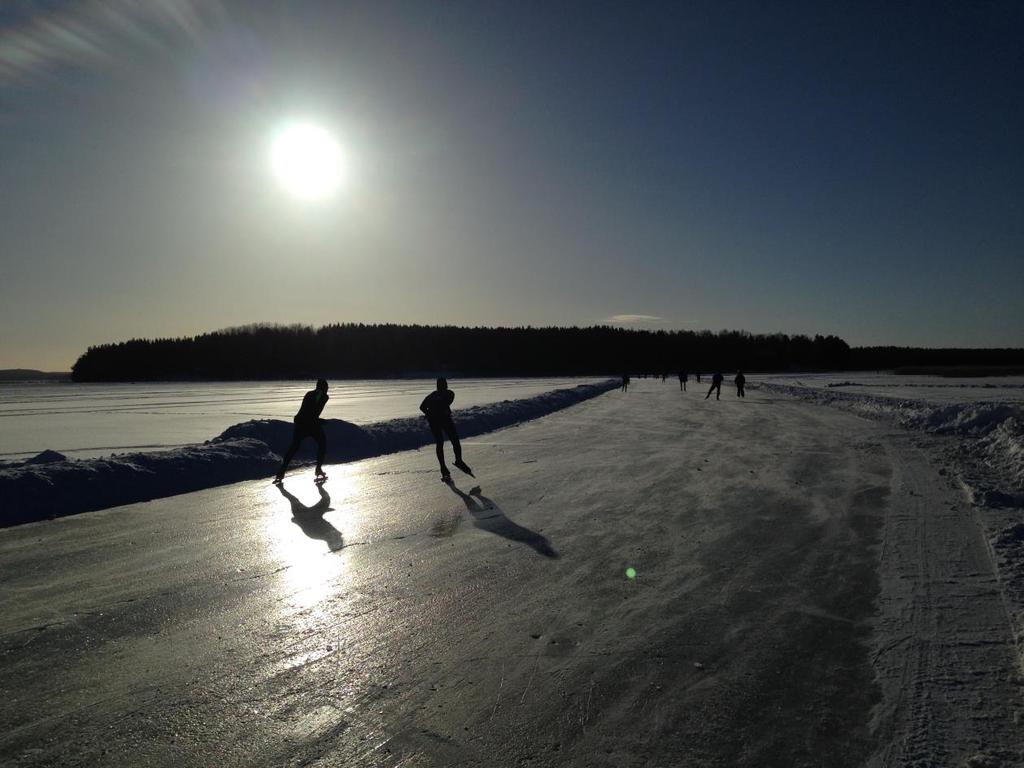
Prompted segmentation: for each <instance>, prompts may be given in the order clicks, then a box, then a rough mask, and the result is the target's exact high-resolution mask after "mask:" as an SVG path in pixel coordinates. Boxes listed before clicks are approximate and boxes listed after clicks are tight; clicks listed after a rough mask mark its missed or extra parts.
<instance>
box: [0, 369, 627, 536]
mask: <svg viewBox="0 0 1024 768" xmlns="http://www.w3.org/2000/svg"><path fill="white" fill-rule="evenodd" d="M618 385H619V383H618V381H616V380H614V379H608V380H605V381H602V382H599V383H596V384H580V385H578V386H575V387H570V388H566V389H556V390H553V391H551V392H545V393H543V394H540V395H535V396H534V397H528V398H522V399H519V400H505V401H502V402H499V403H492V404H490V405H480V406H474V407H471V408H465V409H462V410H458V411H456V412H455V419H456V422H457V424H458V428H459V434H460V435H461V436H463V437H473V436H475V435H480V434H483V433H485V432H492V431H494V430H496V429H501V428H503V427H509V426H513V425H515V424H519V423H522V422H524V421H529V420H531V419H536V418H539V417H541V416H545V415H547V414H549V413H553V412H555V411H558V410H561V409H562V408H567V407H569V406H571V405H575V404H576V403H580V402H583V401H584V400H588V399H590V398H593V397H597V396H598V395H601V394H603V393H605V392H607V391H609V390H611V389H614V388H616V387H617V386H618ZM323 426H324V432H325V433H326V434H327V442H328V454H327V461H328V463H332V464H334V463H340V462H346V461H355V460H357V459H365V458H370V457H373V456H381V455H384V454H388V453H394V452H396V451H406V450H411V449H413V448H419V447H422V446H424V445H428V444H431V443H432V442H433V438H432V437H431V434H430V431H429V430H428V429H427V427H426V424H425V422H424V421H423V419H421V418H411V419H393V420H391V421H384V422H377V423H375V424H367V425H364V426H357V425H355V424H351V423H349V422H347V421H342V420H340V419H325V420H324V422H323ZM291 432H292V425H291V423H290V422H287V421H281V420H277V419H264V420H258V421H248V422H245V423H243V424H237V425H235V426H233V427H230V428H228V429H227V430H226V431H225V432H223V433H222V434H221V435H220V436H218V437H216V438H214V439H213V440H209V441H207V442H206V443H204V444H202V445H192V446H186V447H184V448H179V449H176V450H172V451H162V452H155V453H135V454H122V455H119V456H114V457H110V458H103V459H84V460H78V461H74V460H67V459H65V457H63V456H61V455H60V454H52V453H51V454H50V455H47V453H48V452H44V454H40V456H38V457H36V458H35V459H30V460H29V461H25V462H18V463H13V464H6V465H0V526H4V525H17V524H20V523H26V522H32V521H35V520H44V519H47V518H51V517H60V516H64V515H72V514H77V513H79V512H89V511H92V510H97V509H106V508H109V507H115V506H120V505H122V504H132V503H135V502H139V501H149V500H151V499H158V498H164V497H166V496H174V495H177V494H179V493H188V492H191V491H197V490H202V489H204V488H213V487H215V486H218V485H226V484H229V483H236V482H239V481H242V480H253V479H257V478H260V477H270V476H271V475H272V474H273V472H274V470H275V469H276V468H277V466H278V465H279V464H280V462H281V457H280V456H279V455H278V454H277V453H275V450H276V451H283V450H284V448H285V447H286V446H287V445H288V442H289V440H290V438H291ZM309 442H310V441H307V442H306V445H305V446H304V450H300V452H299V453H298V454H297V459H298V462H297V463H301V462H302V460H303V459H304V458H305V459H309V458H310V457H311V456H312V455H313V450H312V448H311V447H310V445H309Z"/></svg>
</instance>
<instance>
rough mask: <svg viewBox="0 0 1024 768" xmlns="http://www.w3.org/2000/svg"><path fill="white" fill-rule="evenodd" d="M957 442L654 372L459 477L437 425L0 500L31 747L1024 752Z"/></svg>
mask: <svg viewBox="0 0 1024 768" xmlns="http://www.w3.org/2000/svg"><path fill="white" fill-rule="evenodd" d="M957 439H958V438H957V437H956V436H953V435H930V434H927V433H925V432H921V431H916V430H907V429H903V428H900V427H896V426H894V425H893V424H892V423H890V422H888V421H885V420H877V419H874V420H872V419H864V418H861V417H859V416H858V415H856V414H854V413H851V412H848V411H847V410H844V409H841V408H828V407H818V406H816V405H813V404H811V403H807V402H804V401H803V400H801V399H797V398H794V397H791V396H788V395H786V396H783V395H781V394H777V393H774V392H769V391H767V390H752V391H750V393H749V396H748V397H747V399H746V400H745V401H740V400H738V399H736V398H735V397H734V396H733V395H732V394H731V393H729V392H728V391H727V392H726V394H725V395H724V396H723V399H722V400H721V401H714V400H708V401H705V400H704V399H703V392H695V391H693V389H692V388H691V391H690V392H689V393H685V394H684V393H680V392H679V391H678V387H677V386H676V385H675V383H674V382H667V383H665V384H662V383H661V382H660V381H659V382H655V381H649V380H647V381H636V382H634V385H633V386H632V387H631V389H630V391H629V392H628V393H626V394H623V393H620V392H618V391H612V392H609V393H607V394H604V395H602V396H600V397H596V398H593V399H590V400H587V401H586V402H583V403H581V404H579V405H576V406H574V407H572V408H567V409H564V410H561V411H558V412H557V413H552V414H551V415H549V416H547V417H545V418H543V419H538V420H533V421H529V422H525V423H523V424H520V425H518V426H515V427H512V428H509V429H504V430H501V431H497V432H491V433H488V434H487V435H485V436H481V437H478V438H475V439H471V440H467V441H466V456H467V459H468V460H469V462H470V464H472V465H473V467H474V470H475V471H476V475H477V477H476V479H472V478H467V477H465V476H458V477H456V483H455V485H454V486H453V487H448V486H446V485H444V484H442V483H440V482H438V475H437V469H436V463H435V460H434V456H433V451H432V450H431V449H429V448H427V449H423V450H418V451H405V452H401V453H394V454H390V455H387V456H381V457H377V458H371V459H365V460H361V461H356V462H351V463H347V464H344V465H337V466H334V467H332V468H331V478H330V480H329V481H328V483H327V485H326V487H325V488H323V489H321V490H319V491H318V490H317V488H316V487H315V486H314V485H313V483H312V482H311V481H312V477H311V472H310V471H309V470H306V471H304V472H298V473H296V475H295V476H294V477H290V478H289V480H288V481H286V483H285V487H284V489H283V490H280V491H279V490H278V489H276V488H274V487H273V486H270V485H268V484H267V483H266V482H265V481H263V482H255V481H254V482H243V483H238V484H234V485H228V486H223V487H219V488H215V489H210V490H205V491H201V492H197V493H191V494H187V495H181V496H176V497H173V498H167V499H162V500H157V501H153V502H149V503H146V504H137V505H131V506H125V507H119V508H116V509H110V510H106V511H102V512H95V513H91V514H86V515H78V516H74V517H66V518H61V519H58V520H54V521H49V522H43V523H34V524H29V525H23V526H17V527H13V528H7V529H3V530H0V602H2V604H3V605H4V611H3V612H2V613H0V656H2V658H3V661H4V663H3V664H2V665H0V692H2V694H3V695H2V696H0V720H2V721H3V722H4V724H5V728H4V730H3V732H2V733H0V763H3V764H5V765H6V764H11V765H19V766H45V765H57V764H69V765H70V764H76V765H95V766H123V765H153V766H161V765H167V766H171V765H173V766H209V765H213V764H216V765H220V766H225V767H226V766H235V765H238V766H242V765H245V766H248V765H310V766H320V765H322V766H327V765H346V766H354V767H356V768H358V767H360V766H375V767H376V766H385V767H386V768H390V767H392V766H411V765H417V766H451V765H459V766H488V767H489V768H490V767H491V766H501V767H503V766H524V765H530V766H615V767H616V768H628V767H630V766H667V765H700V766H715V767H716V768H726V767H727V766H728V767H729V768H734V767H737V766H750V767H753V766H759V767H760V766H818V767H820V766H829V768H844V767H846V766H878V767H882V766H972V767H973V766H1001V767H1007V766H1019V765H1021V764H1022V763H1024V730H1022V728H1021V723H1022V711H1024V702H1022V696H1021V694H1022V691H1024V686H1022V676H1021V673H1022V670H1021V667H1020V660H1019V658H1018V657H1017V655H1016V653H1017V647H1016V646H1015V641H1014V636H1013V632H1012V629H1011V625H1010V620H1009V617H1008V613H1007V600H1006V592H1005V589H1004V586H1005V582H1004V581H1002V579H1001V576H1000V571H999V570H997V569H996V568H995V567H994V565H993V560H992V551H991V549H990V548H989V545H988V542H987V540H986V538H985V536H983V535H982V532H981V531H982V528H981V527H979V525H978V508H977V507H974V506H972V505H971V504H969V503H968V501H967V500H966V497H965V495H964V494H963V492H962V490H961V487H960V485H959V484H958V482H957V481H956V478H955V477H954V472H953V470H952V468H951V466H950V465H949V464H947V463H946V454H945V453H944V449H943V448H942V446H944V445H945V444H946V443H948V442H951V441H952V442H955V441H956V440H957ZM943 472H945V474H942V473H943ZM630 569H632V570H630ZM629 574H632V576H633V578H631V577H630V575H629Z"/></svg>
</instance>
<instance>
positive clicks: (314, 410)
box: [274, 371, 746, 485]
mask: <svg viewBox="0 0 1024 768" xmlns="http://www.w3.org/2000/svg"><path fill="white" fill-rule="evenodd" d="M667 378H668V376H667V375H666V374H662V375H661V380H662V381H665V380H666V379H667ZM689 378H690V377H689V374H688V373H687V372H686V371H680V373H679V389H680V390H682V391H683V392H685V391H686V382H687V381H688V380H689ZM696 379H697V383H698V384H699V383H700V374H699V373H698V374H696ZM722 380H723V377H722V374H721V373H715V374H714V375H713V376H712V377H711V389H709V390H708V393H707V394H706V395H705V396H704V399H705V400H707V399H708V398H709V397H711V393H712V392H714V393H715V399H716V400H718V399H720V398H721V394H722ZM733 381H734V382H735V384H736V395H737V396H738V397H744V396H745V395H744V392H743V385H744V384H745V383H746V377H745V376H744V375H743V372H742V371H738V372H737V373H736V378H735V379H733ZM629 382H630V377H629V374H628V373H625V374H623V375H622V391H623V392H625V391H627V390H628V389H629ZM329 399H330V398H329V397H328V395H327V380H326V379H317V382H316V389H311V390H310V391H309V392H307V393H306V394H305V395H304V396H303V398H302V405H301V406H300V407H299V412H298V413H296V414H295V419H294V424H295V426H294V428H293V429H292V441H291V443H289V445H288V449H287V450H286V451H285V453H284V458H283V459H282V461H281V467H280V469H278V471H277V475H276V476H275V477H274V483H276V484H278V485H280V484H281V483H282V482H284V473H285V472H286V471H287V470H288V465H289V464H291V462H292V459H293V458H294V457H295V452H296V451H297V450H298V449H299V446H300V445H301V444H302V441H303V440H305V439H306V438H307V437H311V438H313V440H314V441H315V442H316V471H315V473H314V477H315V479H316V482H318V483H322V482H323V481H325V480H326V479H327V473H326V472H324V467H323V464H324V456H325V455H326V454H327V436H326V435H325V434H324V428H323V426H322V425H321V423H320V414H321V413H323V410H324V406H326V405H327V401H328V400H329ZM453 402H455V393H454V392H452V391H451V390H450V389H448V380H447V379H445V378H439V379H438V380H437V388H436V389H435V390H434V391H433V392H431V393H430V394H429V395H427V396H426V397H425V398H423V402H422V403H420V411H421V412H422V413H423V415H424V416H425V417H426V419H427V426H429V427H430V432H431V434H432V435H433V436H434V447H435V450H436V452H437V463H438V464H439V465H440V467H441V479H442V480H444V481H446V482H447V481H448V480H450V479H451V476H452V473H451V472H450V471H449V469H448V465H447V464H446V463H445V460H444V441H445V438H447V439H448V440H449V442H451V444H452V450H453V451H454V452H455V461H454V464H455V466H456V467H458V468H459V469H460V470H462V471H463V472H465V473H466V474H467V475H472V474H473V471H472V470H471V469H470V468H469V465H468V464H466V462H464V461H463V460H462V443H460V442H459V433H458V431H457V430H456V429H455V422H454V421H453V420H452V403H453Z"/></svg>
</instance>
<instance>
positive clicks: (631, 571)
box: [626, 568, 636, 579]
mask: <svg viewBox="0 0 1024 768" xmlns="http://www.w3.org/2000/svg"><path fill="white" fill-rule="evenodd" d="M626 578H627V579H635V578H636V568H627V569H626Z"/></svg>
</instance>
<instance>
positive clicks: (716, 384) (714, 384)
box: [704, 373, 722, 400]
mask: <svg viewBox="0 0 1024 768" xmlns="http://www.w3.org/2000/svg"><path fill="white" fill-rule="evenodd" d="M712 392H714V393H715V400H720V399H721V396H722V374H720V373H716V374H715V375H714V376H712V377H711V389H709V390H708V393H707V394H706V395H704V399H705V400H707V399H708V398H709V397H711V393H712Z"/></svg>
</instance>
